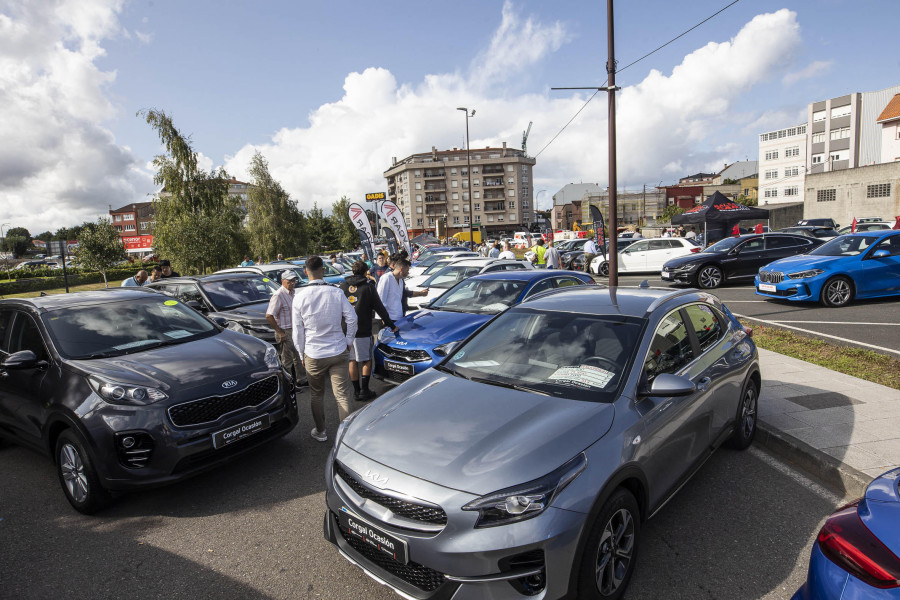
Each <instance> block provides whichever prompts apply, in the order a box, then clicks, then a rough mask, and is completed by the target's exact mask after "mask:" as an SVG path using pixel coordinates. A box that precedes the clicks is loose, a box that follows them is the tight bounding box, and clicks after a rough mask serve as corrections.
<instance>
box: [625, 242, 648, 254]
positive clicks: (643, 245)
mask: <svg viewBox="0 0 900 600" xmlns="http://www.w3.org/2000/svg"><path fill="white" fill-rule="evenodd" d="M649 243H650V242H649V241H648V240H642V241H640V242H635V243H633V244H631V245H630V246H628V247H627V248H625V252H643V251H645V250H646V249H647V245H648V244H649Z"/></svg>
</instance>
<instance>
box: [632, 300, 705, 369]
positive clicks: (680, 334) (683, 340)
mask: <svg viewBox="0 0 900 600" xmlns="http://www.w3.org/2000/svg"><path fill="white" fill-rule="evenodd" d="M692 360H694V349H693V347H692V346H691V340H690V337H688V332H687V328H686V327H685V325H684V321H682V319H681V313H680V312H679V311H675V312H672V313H669V314H668V315H667V316H666V317H665V318H664V319H663V320H662V322H661V323H660V324H659V327H657V328H656V332H655V333H654V334H653V341H652V342H651V343H650V351H649V352H648V353H647V358H646V359H645V360H644V373H645V375H646V377H647V383H650V382H652V381H653V380H654V379H656V376H657V375H660V374H662V373H675V372H676V371H678V370H679V369H680V368H681V367H683V366H684V365H686V364H688V363H689V362H691V361H692Z"/></svg>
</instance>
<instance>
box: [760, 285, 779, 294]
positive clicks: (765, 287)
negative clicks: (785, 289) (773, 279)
mask: <svg viewBox="0 0 900 600" xmlns="http://www.w3.org/2000/svg"><path fill="white" fill-rule="evenodd" d="M759 291H761V292H777V291H778V288H777V287H775V286H774V285H772V284H771V283H761V284H759Z"/></svg>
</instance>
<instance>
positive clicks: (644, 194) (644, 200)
mask: <svg viewBox="0 0 900 600" xmlns="http://www.w3.org/2000/svg"><path fill="white" fill-rule="evenodd" d="M646 214H647V184H646V183H645V184H644V189H643V191H642V192H641V219H640V221H639V223H640V224H641V227H643V226H644V219H646V218H647V217H646Z"/></svg>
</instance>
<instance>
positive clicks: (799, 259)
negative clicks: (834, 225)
mask: <svg viewBox="0 0 900 600" xmlns="http://www.w3.org/2000/svg"><path fill="white" fill-rule="evenodd" d="M756 293H757V294H758V295H760V296H766V297H768V298H779V299H787V300H797V301H802V300H809V301H813V302H816V301H819V302H821V303H822V304H824V305H825V306H829V307H837V306H844V305H846V304H848V303H850V302H851V301H852V300H854V299H860V300H862V299H865V298H880V297H884V296H897V295H900V231H896V230H888V231H866V232H861V233H851V234H849V235H842V236H839V237H836V238H834V239H833V240H831V241H829V242H826V243H825V244H822V245H821V246H819V247H818V248H816V249H815V250H813V251H811V252H810V253H809V254H803V255H800V256H792V257H790V258H783V259H781V260H776V261H775V262H773V263H769V264H768V265H766V266H765V267H762V268H761V269H760V270H759V273H758V274H757V275H756Z"/></svg>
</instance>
